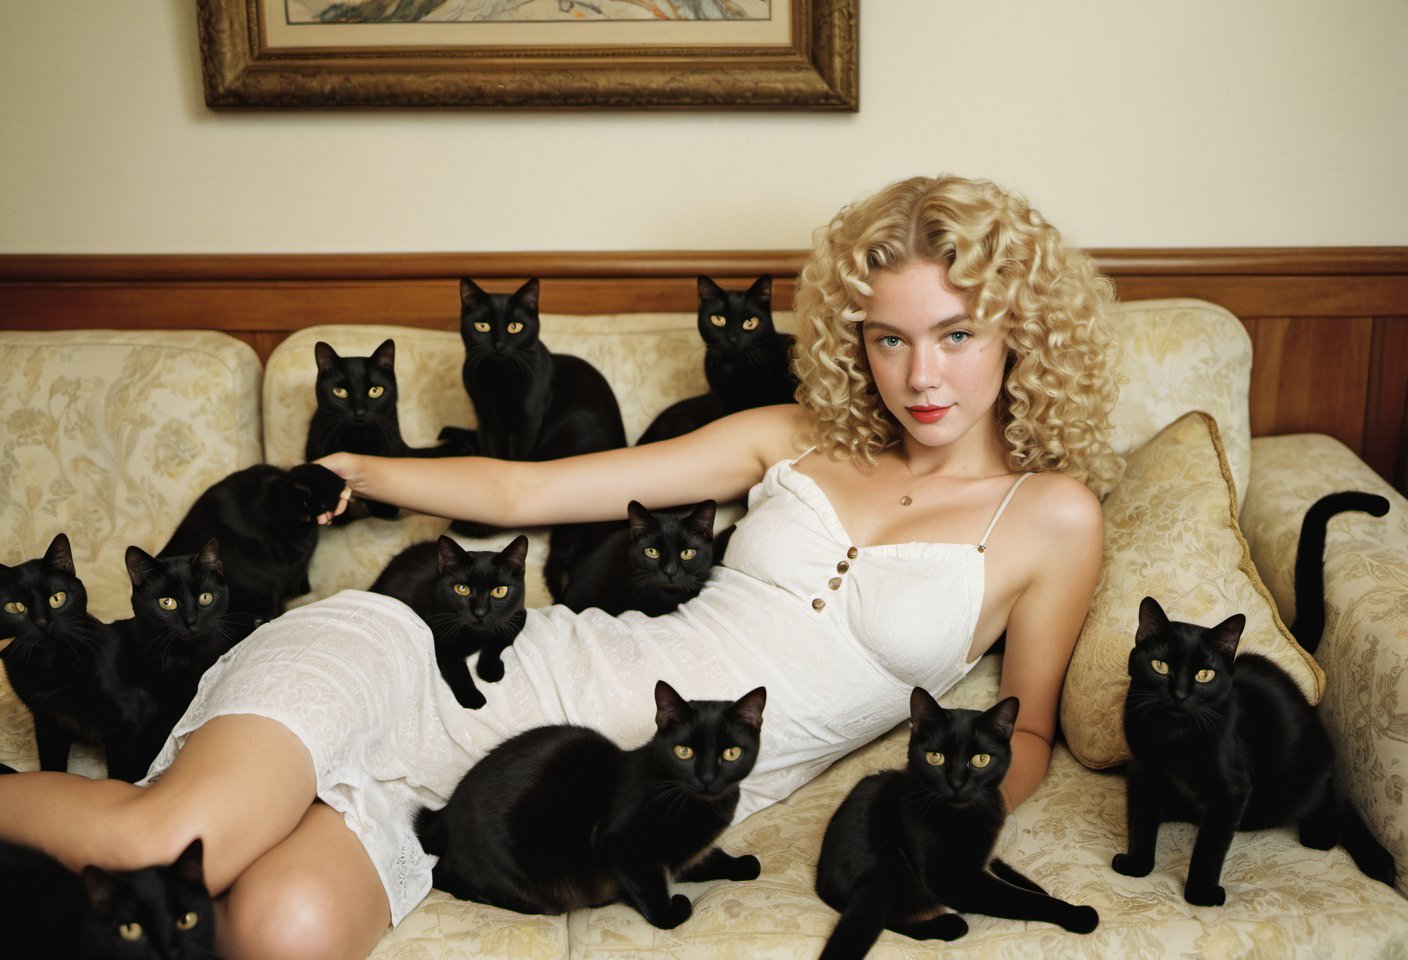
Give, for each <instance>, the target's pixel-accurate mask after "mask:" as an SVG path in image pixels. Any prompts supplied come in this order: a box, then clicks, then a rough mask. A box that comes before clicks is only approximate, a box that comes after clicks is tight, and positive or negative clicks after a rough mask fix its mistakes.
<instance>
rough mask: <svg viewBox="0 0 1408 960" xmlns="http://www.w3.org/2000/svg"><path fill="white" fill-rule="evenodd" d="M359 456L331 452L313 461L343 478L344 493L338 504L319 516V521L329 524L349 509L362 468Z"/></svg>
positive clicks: (322, 524) (324, 524)
mask: <svg viewBox="0 0 1408 960" xmlns="http://www.w3.org/2000/svg"><path fill="white" fill-rule="evenodd" d="M358 459H359V458H358V457H357V455H356V454H354V453H330V454H328V455H327V456H326V457H320V458H318V459H317V460H314V461H313V462H314V463H316V464H318V465H319V466H321V467H326V468H327V469H329V470H331V471H332V472H333V473H335V474H337V475H338V476H339V477H341V478H342V482H343V487H342V493H341V494H340V495H339V496H338V500H337V506H336V507H334V508H333V509H332V510H330V511H328V512H327V513H324V514H320V515H319V516H318V523H319V525H321V526H327V525H328V524H330V523H332V518H333V517H336V516H338V515H339V514H341V513H342V512H343V511H344V510H346V509H347V504H348V501H350V500H351V499H352V494H353V490H354V488H355V487H356V485H357V480H358V479H359V478H360V474H361V471H360V468H359V465H358V462H357V461H358Z"/></svg>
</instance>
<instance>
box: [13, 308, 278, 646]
mask: <svg viewBox="0 0 1408 960" xmlns="http://www.w3.org/2000/svg"><path fill="white" fill-rule="evenodd" d="M0 354H3V355H4V357H5V362H4V363H3V364H0V435H3V439H2V440H0V562H3V563H7V564H14V563H17V562H19V561H21V560H27V559H33V558H35V557H38V556H42V555H43V553H44V548H45V547H47V546H48V545H49V541H50V540H51V539H52V538H53V537H54V535H55V534H57V533H59V532H61V531H62V532H64V533H67V534H68V537H69V541H70V542H71V544H72V546H73V556H74V564H75V566H76V567H77V570H78V576H79V578H80V579H82V580H83V583H84V585H85V586H86V587H87V589H88V596H89V610H90V612H92V613H93V614H94V615H96V616H97V617H99V618H100V619H103V620H115V619H120V618H123V617H130V616H131V615H132V603H131V594H132V585H131V583H130V581H129V580H128V577H127V568H126V566H125V564H124V562H123V554H124V553H125V551H126V549H127V546H128V545H129V544H137V545H138V546H141V547H143V548H144V549H147V550H151V551H155V550H157V549H160V548H161V547H162V546H164V545H165V544H166V540H167V538H168V537H170V535H171V533H172V531H174V530H175V529H176V524H177V523H178V522H179V521H180V519H181V517H182V516H183V515H185V512H186V510H188V509H189V508H190V505H191V504H192V503H193V502H195V499H196V497H197V496H199V495H200V493H201V492H202V491H204V490H205V488H206V487H208V486H210V485H211V484H212V483H214V482H215V481H217V480H219V479H221V478H222V477H225V476H226V475H228V474H230V473H233V472H234V471H236V470H240V469H242V468H244V467H247V466H250V465H251V464H253V463H257V462H258V461H259V459H260V433H259V382H260V367H259V358H258V357H257V356H256V355H255V353H254V351H253V350H252V349H250V347H249V346H248V345H247V344H245V343H243V342H241V341H239V340H236V339H235V338H233V337H231V336H229V335H227V334H223V333H214V332H203V331H202V332H182V331H140V332H139V331H108V330H75V331H62V332H20V331H7V332H0Z"/></svg>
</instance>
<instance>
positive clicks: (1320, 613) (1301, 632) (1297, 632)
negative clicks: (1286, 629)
mask: <svg viewBox="0 0 1408 960" xmlns="http://www.w3.org/2000/svg"><path fill="white" fill-rule="evenodd" d="M1346 510H1358V511H1360V512H1362V513H1367V514H1369V515H1370V516H1375V517H1382V516H1383V515H1384V514H1386V513H1388V500H1386V499H1385V498H1384V497H1381V496H1379V495H1378V494H1377V493H1360V492H1358V491H1355V490H1348V491H1345V492H1343V493H1328V494H1326V495H1325V496H1323V497H1321V498H1320V499H1319V500H1317V501H1315V502H1314V503H1313V504H1311V505H1310V509H1309V510H1307V511H1306V513H1305V520H1304V521H1302V522H1301V528H1300V543H1299V544H1298V545H1297V548H1296V574H1295V578H1296V619H1295V622H1294V623H1292V624H1291V636H1293V637H1295V638H1296V642H1297V643H1299V644H1300V645H1301V648H1302V649H1304V650H1305V652H1306V653H1314V652H1315V651H1316V649H1317V648H1319V646H1320V636H1321V634H1323V633H1324V632H1325V535H1326V532H1327V530H1328V528H1329V524H1330V518H1331V517H1333V516H1334V515H1335V514H1337V513H1344V512H1345V511H1346Z"/></svg>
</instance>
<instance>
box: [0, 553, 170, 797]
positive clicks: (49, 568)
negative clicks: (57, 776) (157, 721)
mask: <svg viewBox="0 0 1408 960" xmlns="http://www.w3.org/2000/svg"><path fill="white" fill-rule="evenodd" d="M6 639H8V640H9V643H8V644H5V645H4V646H3V648H0V661H3V662H4V664H5V672H6V673H7V674H8V676H9V680H10V686H11V687H13V688H14V691H15V694H16V695H17V696H18V697H19V698H20V700H21V701H22V702H23V703H24V705H25V706H26V707H28V708H29V711H30V713H31V714H32V715H33V718H34V737H35V741H36V742H37V745H38V748H39V767H40V769H41V770H67V769H68V752H69V748H70V747H71V746H72V745H73V744H74V743H85V744H89V745H92V746H99V745H100V746H102V747H103V749H104V752H105V754H106V757H107V765H108V775H109V776H111V777H115V778H119V779H122V780H131V781H135V780H139V779H141V778H142V777H143V776H145V775H146V772H147V765H146V762H145V760H144V758H143V747H142V738H143V735H144V733H145V731H146V730H147V729H148V728H149V725H150V724H151V722H152V721H153V719H154V718H155V716H156V713H157V704H156V701H155V700H154V699H153V698H152V697H151V695H150V694H149V693H147V692H146V690H144V689H143V688H141V687H139V686H137V685H135V684H134V683H132V681H131V677H130V676H129V675H128V673H127V666H128V664H127V661H126V658H124V656H123V648H124V644H123V643H122V639H121V636H120V635H119V634H118V632H117V631H116V630H115V629H113V628H112V627H111V626H109V625H108V624H105V623H103V622H102V621H100V620H98V618H96V617H94V616H93V615H91V614H90V613H89V612H88V593H87V591H86V590H85V589H84V586H83V581H82V580H80V579H79V578H78V574H77V572H76V570H75V568H74V563H73V553H72V550H71V549H70V547H69V542H68V537H67V536H65V535H64V534H62V533H60V534H59V535H58V536H56V537H54V539H53V541H52V542H51V543H50V544H49V547H48V549H47V550H46V551H45V552H44V556H43V557H40V558H38V559H35V560H26V561H25V562H23V563H20V564H17V565H15V566H13V567H8V566H5V565H4V564H0V643H3V642H4V641H5V640H6Z"/></svg>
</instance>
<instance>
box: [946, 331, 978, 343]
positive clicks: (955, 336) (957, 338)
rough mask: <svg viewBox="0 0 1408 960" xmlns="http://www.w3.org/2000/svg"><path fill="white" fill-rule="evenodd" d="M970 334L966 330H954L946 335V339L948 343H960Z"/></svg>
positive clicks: (970, 335)
mask: <svg viewBox="0 0 1408 960" xmlns="http://www.w3.org/2000/svg"><path fill="white" fill-rule="evenodd" d="M972 336H973V335H972V334H971V333H969V332H968V331H967V330H955V331H953V332H952V333H950V334H949V335H948V340H949V342H950V343H962V342H963V341H964V340H967V339H969V338H970V337H972Z"/></svg>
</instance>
